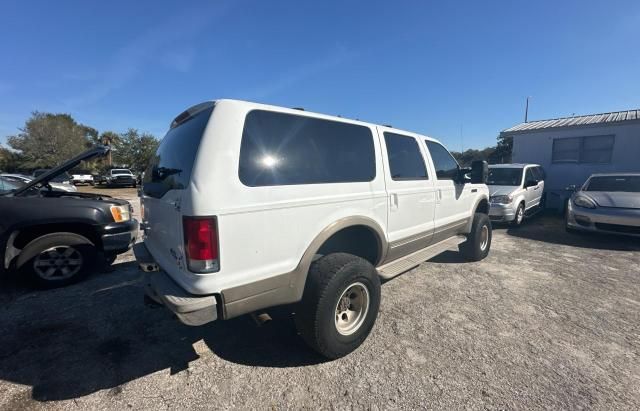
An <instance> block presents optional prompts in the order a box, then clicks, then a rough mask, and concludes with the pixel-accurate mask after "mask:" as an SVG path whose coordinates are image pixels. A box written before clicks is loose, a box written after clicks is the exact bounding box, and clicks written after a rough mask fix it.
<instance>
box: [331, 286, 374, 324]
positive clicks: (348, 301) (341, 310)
mask: <svg viewBox="0 0 640 411" xmlns="http://www.w3.org/2000/svg"><path fill="white" fill-rule="evenodd" d="M369 302H370V298H369V290H368V289H367V287H366V286H365V285H364V284H362V283H360V282H358V283H354V284H351V285H350V286H348V287H347V288H346V289H345V290H344V291H343V292H342V295H341V296H340V298H338V303H337V304H336V310H335V325H336V330H338V333H340V334H341V335H351V334H353V333H355V332H356V331H358V329H360V327H361V326H362V324H363V323H364V320H365V318H366V317H367V313H368V312H369Z"/></svg>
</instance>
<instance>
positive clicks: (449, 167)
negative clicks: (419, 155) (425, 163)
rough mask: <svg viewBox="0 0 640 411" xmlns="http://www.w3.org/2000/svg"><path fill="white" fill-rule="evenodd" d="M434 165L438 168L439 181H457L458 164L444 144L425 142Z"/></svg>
mask: <svg viewBox="0 0 640 411" xmlns="http://www.w3.org/2000/svg"><path fill="white" fill-rule="evenodd" d="M425 143H427V148H429V153H430V154H431V159H432V160H433V165H434V166H435V168H436V176H437V177H438V180H455V179H457V177H458V162H457V161H456V160H455V159H454V158H453V156H452V155H451V153H449V151H447V149H446V148H444V147H443V146H442V144H439V143H436V142H435V141H430V140H425Z"/></svg>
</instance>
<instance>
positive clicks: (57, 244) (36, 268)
mask: <svg viewBox="0 0 640 411" xmlns="http://www.w3.org/2000/svg"><path fill="white" fill-rule="evenodd" d="M95 254H96V250H95V246H94V245H93V243H92V242H91V241H90V240H89V239H87V238H85V237H83V236H81V235H78V234H75V233H53V234H47V235H44V236H42V237H39V238H36V239H35V240H33V241H31V242H30V243H29V244H27V245H26V246H25V247H24V249H23V250H22V252H21V253H20V255H19V256H18V260H17V263H16V267H17V269H18V270H19V271H20V272H22V273H24V274H25V275H27V276H28V278H29V279H30V280H31V281H32V282H33V283H34V284H35V285H37V286H39V287H43V288H54V287H61V286H64V285H68V284H72V283H75V282H77V281H79V280H81V279H82V278H84V276H86V274H87V271H88V269H89V267H91V266H92V265H93V262H94V258H95Z"/></svg>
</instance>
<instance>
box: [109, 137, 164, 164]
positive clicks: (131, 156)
mask: <svg viewBox="0 0 640 411" xmlns="http://www.w3.org/2000/svg"><path fill="white" fill-rule="evenodd" d="M112 144H113V145H112V150H113V152H112V155H113V164H114V165H118V166H122V167H128V168H130V169H131V170H134V171H136V172H140V171H144V169H145V168H147V164H149V162H150V161H151V158H152V157H153V156H154V154H155V152H156V150H157V149H158V145H159V144H160V142H159V141H158V140H157V139H156V138H155V137H154V136H152V135H151V134H148V133H140V132H138V130H136V129H133V128H130V129H128V130H127V131H126V132H124V133H122V134H119V135H117V138H114V139H113V140H112Z"/></svg>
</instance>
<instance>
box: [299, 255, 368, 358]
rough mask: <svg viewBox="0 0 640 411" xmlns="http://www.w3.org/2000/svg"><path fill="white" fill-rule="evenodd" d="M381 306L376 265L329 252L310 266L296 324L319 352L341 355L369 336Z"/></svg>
mask: <svg viewBox="0 0 640 411" xmlns="http://www.w3.org/2000/svg"><path fill="white" fill-rule="evenodd" d="M379 308H380V278H379V277H378V272H377V271H376V269H375V268H374V267H373V265H371V263H369V262H368V261H366V260H364V259H362V258H360V257H357V256H354V255H351V254H346V253H334V254H329V255H326V256H324V257H322V258H320V259H318V260H316V261H315V262H314V263H313V264H312V265H311V268H310V269H309V275H308V276H307V281H306V284H305V289H304V295H303V297H302V301H301V302H300V303H299V304H298V307H297V309H296V317H295V320H296V327H297V329H298V332H299V333H300V335H301V336H302V338H303V339H304V341H305V342H306V343H307V344H308V345H309V346H310V347H311V348H313V349H314V350H315V351H317V352H318V353H320V354H321V355H323V356H325V357H327V358H330V359H334V358H339V357H342V356H345V355H347V354H349V353H350V352H352V351H354V350H355V349H356V348H358V347H359V346H360V344H362V342H363V341H364V340H365V339H366V338H367V336H368V335H369V333H370V332H371V329H372V328H373V325H374V324H375V321H376V318H377V316H378V309H379Z"/></svg>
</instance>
